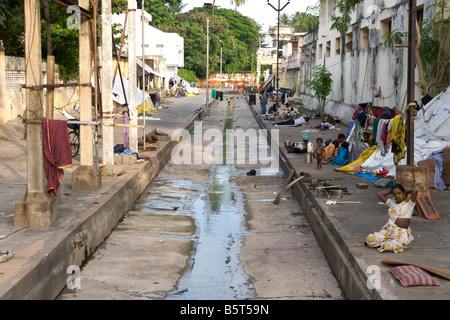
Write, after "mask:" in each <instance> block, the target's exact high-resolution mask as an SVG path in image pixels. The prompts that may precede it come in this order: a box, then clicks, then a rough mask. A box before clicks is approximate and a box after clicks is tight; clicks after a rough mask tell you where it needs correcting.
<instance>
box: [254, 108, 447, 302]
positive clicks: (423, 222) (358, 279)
mask: <svg viewBox="0 0 450 320" xmlns="http://www.w3.org/2000/svg"><path fill="white" fill-rule="evenodd" d="M269 104H270V103H269ZM259 109H260V108H259V102H257V105H255V106H252V110H253V111H254V115H255V117H257V118H258V119H259V123H260V126H261V127H262V128H266V129H268V130H273V129H277V130H279V146H280V153H281V156H282V160H284V161H280V165H281V166H282V168H283V170H284V172H285V175H286V176H287V175H288V173H289V172H290V170H291V169H294V170H295V173H296V176H299V175H300V173H302V172H305V173H308V174H310V175H311V178H312V179H318V180H330V181H331V182H332V184H333V185H339V186H341V187H346V188H347V190H348V194H347V193H346V194H345V195H343V197H342V198H341V199H334V200H336V201H349V202H361V203H360V204H354V203H353V204H350V203H348V204H345V203H342V204H334V205H327V204H326V202H327V201H328V200H329V199H327V198H320V197H319V196H318V192H317V190H315V188H312V187H311V183H309V182H306V181H305V182H304V181H300V182H299V183H297V184H296V185H294V187H293V191H294V193H295V194H296V196H297V198H298V200H299V202H300V204H301V206H302V209H303V210H304V212H305V214H306V215H307V217H308V220H309V222H310V223H311V226H312V228H313V230H314V233H315V235H316V237H317V239H318V240H319V242H320V245H321V248H322V250H323V251H324V253H325V255H326V257H327V259H328V261H329V263H330V265H331V267H332V268H333V271H334V272H335V274H336V276H337V278H338V280H339V282H340V284H341V286H342V288H343V290H344V292H345V293H346V295H347V297H348V298H349V299H383V300H389V299H400V300H414V299H422V300H425V299H432V300H434V299H445V300H447V299H450V281H448V280H446V279H444V278H441V277H438V276H435V275H432V276H433V277H434V278H435V279H436V280H438V281H439V283H440V285H439V286H428V287H427V286H416V287H402V286H401V284H400V282H399V281H398V280H396V279H395V278H394V277H393V275H392V273H391V272H390V268H392V267H393V266H389V265H385V264H382V263H381V261H382V260H384V259H395V260H401V261H404V262H409V263H415V264H421V265H427V266H434V267H436V268H441V269H447V270H450V256H449V255H448V250H449V247H450V233H449V232H448V224H449V222H450V221H449V218H450V210H449V209H448V208H449V204H450V201H449V192H450V191H448V190H447V191H439V190H436V189H430V193H431V199H432V202H433V204H434V206H435V207H436V209H437V211H438V213H439V215H440V217H441V218H440V219H435V220H429V219H426V218H423V217H419V216H413V217H412V221H411V225H410V228H411V229H412V233H413V236H414V241H413V242H412V245H411V246H410V247H409V248H408V249H406V250H405V251H403V252H401V253H397V254H395V253H391V252H383V253H379V252H378V251H377V250H376V249H373V248H369V247H367V246H365V245H364V242H365V239H366V237H367V235H368V234H370V233H372V232H374V231H379V230H380V229H381V227H382V226H383V225H384V224H385V223H386V222H387V219H388V215H387V207H386V206H385V205H384V204H380V201H379V200H378V197H377V195H376V194H377V192H379V191H381V190H383V189H380V188H376V187H375V185H374V184H373V183H372V182H370V181H368V180H366V179H364V178H361V177H357V176H352V175H349V174H346V173H342V172H338V171H335V170H334V168H335V166H334V165H332V164H331V163H329V164H327V165H323V167H322V170H316V162H315V160H314V159H313V162H312V163H305V155H304V154H302V153H287V150H286V148H285V147H284V143H283V141H284V140H286V139H290V140H292V141H296V142H301V141H303V132H302V131H303V130H306V129H311V126H313V127H314V126H317V125H319V124H320V122H321V120H320V119H312V120H310V122H309V124H310V125H309V126H303V127H287V126H274V123H276V122H278V121H280V120H274V121H271V120H264V119H263V117H262V116H261V115H260V114H259V112H260V110H259ZM304 112H305V113H306V114H313V112H311V111H308V110H304ZM336 128H337V130H319V132H316V133H308V135H309V141H312V142H314V146H316V143H315V141H316V138H317V137H322V138H323V141H326V140H327V139H334V138H336V137H337V135H338V134H339V133H344V134H346V132H347V128H348V126H347V125H346V124H344V123H338V124H336ZM360 182H363V183H365V184H367V185H368V189H360V188H358V187H357V186H356V184H357V183H360ZM384 190H386V189H384ZM374 287H375V288H374Z"/></svg>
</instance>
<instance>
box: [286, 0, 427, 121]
mask: <svg viewBox="0 0 450 320" xmlns="http://www.w3.org/2000/svg"><path fill="white" fill-rule="evenodd" d="M433 3H434V1H433V0H417V19H418V21H421V20H422V19H426V18H427V17H428V18H429V17H430V15H432V14H433V10H426V8H427V7H428V6H430V5H431V4H433ZM324 4H325V5H322V7H321V11H320V24H319V27H318V28H317V29H316V30H315V31H313V32H310V33H309V34H307V35H306V36H305V38H304V40H303V46H302V50H301V59H300V71H298V75H297V79H298V81H297V82H296V85H298V87H297V92H296V94H297V95H299V96H301V98H302V99H303V100H304V102H305V105H306V106H307V107H308V108H310V109H311V110H317V108H318V105H319V102H318V101H317V99H316V98H315V97H314V92H313V91H311V90H309V89H308V88H307V87H306V85H305V82H306V81H307V80H308V79H310V77H311V73H312V69H313V67H314V66H316V65H325V66H326V68H327V69H328V71H330V72H331V74H332V79H333V85H332V91H331V93H330V94H329V96H328V97H327V101H326V105H325V112H326V113H328V114H331V115H333V116H337V117H339V118H341V119H345V120H348V119H351V116H352V114H353V112H354V110H355V106H356V105H357V104H358V103H363V102H369V101H370V102H372V105H373V106H380V107H381V106H383V107H384V106H385V107H388V108H391V109H392V108H394V107H395V108H396V109H397V110H398V111H400V112H403V111H404V110H405V107H406V104H407V101H406V90H407V69H408V59H407V57H408V56H407V55H408V48H407V47H397V48H396V47H392V46H389V45H387V44H386V43H385V41H386V38H387V37H386V36H387V35H388V34H389V33H391V32H393V31H398V32H407V29H408V26H407V23H408V2H407V1H404V0H370V1H364V2H363V3H361V4H359V5H358V6H357V7H356V10H355V11H354V12H353V14H352V19H351V23H350V25H349V26H348V29H347V32H346V33H345V34H341V33H340V32H338V31H336V30H331V24H332V21H331V16H333V15H335V14H336V12H335V7H334V0H326V1H324ZM404 43H407V39H405V41H404ZM418 79H419V74H418V70H417V68H416V81H418ZM285 85H288V84H285ZM377 92H378V93H381V94H380V96H379V97H376V93H377ZM377 96H378V95H377ZM423 96H424V94H423V93H422V92H421V90H420V87H419V86H417V85H416V88H415V97H416V99H415V100H416V101H417V102H420V99H421V98H422V97H423Z"/></svg>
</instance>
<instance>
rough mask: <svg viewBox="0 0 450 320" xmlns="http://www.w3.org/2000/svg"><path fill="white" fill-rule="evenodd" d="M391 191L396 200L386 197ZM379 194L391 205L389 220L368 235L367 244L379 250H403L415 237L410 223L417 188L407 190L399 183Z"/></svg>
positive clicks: (378, 194) (382, 199) (381, 198)
mask: <svg viewBox="0 0 450 320" xmlns="http://www.w3.org/2000/svg"><path fill="white" fill-rule="evenodd" d="M390 193H392V195H393V196H394V199H395V200H392V199H388V198H387V197H386V196H387V195H388V194H390ZM408 195H410V197H409V199H408ZM377 196H378V198H379V199H380V200H381V201H383V202H384V203H385V204H386V205H387V206H388V207H389V210H388V213H389V220H388V222H387V223H386V224H385V225H384V226H383V228H382V229H381V230H380V231H378V232H375V233H371V234H369V235H368V236H367V238H366V244H367V245H368V246H369V247H371V248H374V247H378V251H379V252H383V251H393V252H395V253H397V252H402V251H403V250H404V249H406V248H407V247H408V246H409V245H410V244H411V242H412V240H413V239H414V238H413V236H412V233H411V229H410V228H409V223H410V221H411V216H412V214H413V210H414V206H415V205H416V200H417V190H416V189H414V188H413V189H409V190H407V191H406V192H405V189H404V187H403V186H402V185H401V184H397V185H395V186H394V187H392V189H391V190H388V191H381V192H378V193H377Z"/></svg>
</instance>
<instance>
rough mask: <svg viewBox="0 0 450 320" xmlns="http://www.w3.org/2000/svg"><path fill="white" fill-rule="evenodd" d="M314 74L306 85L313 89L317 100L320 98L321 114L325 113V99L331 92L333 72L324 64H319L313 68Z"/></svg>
mask: <svg viewBox="0 0 450 320" xmlns="http://www.w3.org/2000/svg"><path fill="white" fill-rule="evenodd" d="M312 71H313V74H312V76H311V79H309V80H307V81H306V83H305V84H306V86H307V87H308V88H309V89H311V90H313V91H314V93H315V96H316V98H317V100H319V103H320V106H319V111H318V113H319V114H321V115H322V114H323V113H324V111H325V99H326V98H327V96H328V95H329V94H330V92H331V85H332V84H333V79H332V77H331V72H330V71H328V70H327V68H326V67H325V66H324V65H317V66H315V67H314V68H313V70H312Z"/></svg>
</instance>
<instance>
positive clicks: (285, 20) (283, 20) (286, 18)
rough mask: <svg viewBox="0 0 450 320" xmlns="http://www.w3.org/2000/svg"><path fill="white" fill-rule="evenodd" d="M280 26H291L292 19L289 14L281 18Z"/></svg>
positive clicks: (284, 14)
mask: <svg viewBox="0 0 450 320" xmlns="http://www.w3.org/2000/svg"><path fill="white" fill-rule="evenodd" d="M280 24H287V25H289V24H291V18H290V17H289V15H288V14H286V13H283V14H282V15H281V16H280Z"/></svg>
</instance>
